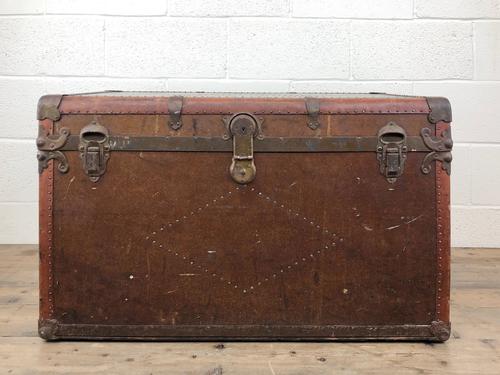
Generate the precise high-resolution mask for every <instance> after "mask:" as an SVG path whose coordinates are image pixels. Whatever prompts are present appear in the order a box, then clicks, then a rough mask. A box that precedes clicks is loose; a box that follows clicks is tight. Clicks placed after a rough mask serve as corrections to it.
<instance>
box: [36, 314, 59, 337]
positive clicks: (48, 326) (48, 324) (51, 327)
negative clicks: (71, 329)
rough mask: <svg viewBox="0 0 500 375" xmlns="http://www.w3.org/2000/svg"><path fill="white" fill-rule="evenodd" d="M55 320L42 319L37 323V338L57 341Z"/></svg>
mask: <svg viewBox="0 0 500 375" xmlns="http://www.w3.org/2000/svg"><path fill="white" fill-rule="evenodd" d="M57 326H58V323H57V320H55V319H43V320H39V321H38V336H40V337H41V338H42V339H44V340H46V341H54V340H57V335H56V333H57Z"/></svg>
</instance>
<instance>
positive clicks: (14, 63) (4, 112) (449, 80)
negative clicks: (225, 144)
mask: <svg viewBox="0 0 500 375" xmlns="http://www.w3.org/2000/svg"><path fill="white" fill-rule="evenodd" d="M104 89H118V90H167V89H170V90H194V91H197V90H198V91H199V90H215V91H274V92H286V91H301V92H314V91H331V92H342V91H344V92H367V91H387V92H392V93H398V94H418V95H441V96H447V97H448V98H450V100H451V102H452V106H453V111H454V124H453V134H454V139H455V150H454V161H453V173H452V243H453V245H454V246H484V247H495V246H496V247H500V166H499V160H500V123H499V122H498V110H499V107H500V0H440V1H435V0H380V1H376V2H375V1H368V0H364V1H363V0H248V1H244V2H242V1H235V0H192V1H185V0H147V1H142V2H138V1H134V0H71V1H70V0H1V1H0V161H1V162H0V243H36V242H37V233H38V231H37V225H38V223H37V198H38V196H37V189H38V186H37V183H38V182H37V181H38V179H37V178H38V175H37V163H36V160H35V147H34V138H35V137H36V121H35V108H36V102H37V100H38V98H39V97H40V96H41V95H42V94H44V93H69V92H85V91H96V90H104Z"/></svg>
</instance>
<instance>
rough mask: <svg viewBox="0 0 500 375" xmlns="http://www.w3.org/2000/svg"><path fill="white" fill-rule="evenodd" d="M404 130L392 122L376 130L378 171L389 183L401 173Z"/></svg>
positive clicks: (403, 154) (404, 156) (404, 152)
mask: <svg viewBox="0 0 500 375" xmlns="http://www.w3.org/2000/svg"><path fill="white" fill-rule="evenodd" d="M407 151H408V150H407V146H406V132H405V130H404V129H403V128H402V127H400V126H399V125H397V124H396V123H394V122H389V123H388V124H387V125H385V126H384V127H382V128H381V129H380V130H379V132H378V145H377V159H378V161H379V163H380V173H382V175H384V176H385V177H386V179H387V181H388V182H390V183H391V184H392V183H394V182H396V180H397V178H398V177H399V176H401V175H402V174H403V170H404V165H405V161H406V153H407Z"/></svg>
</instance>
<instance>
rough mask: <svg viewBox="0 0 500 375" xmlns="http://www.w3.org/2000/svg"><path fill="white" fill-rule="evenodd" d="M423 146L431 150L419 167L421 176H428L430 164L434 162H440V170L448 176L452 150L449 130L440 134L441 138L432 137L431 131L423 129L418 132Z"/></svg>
mask: <svg viewBox="0 0 500 375" xmlns="http://www.w3.org/2000/svg"><path fill="white" fill-rule="evenodd" d="M420 134H421V135H422V139H423V141H424V143H425V145H426V146H427V147H428V148H429V149H430V150H432V152H429V153H428V154H427V155H425V158H424V160H423V161H422V166H421V167H420V168H421V170H422V173H423V174H428V173H429V172H430V171H431V170H432V167H431V163H432V162H433V161H434V160H436V161H438V160H439V161H440V162H441V168H443V170H445V171H446V173H447V174H448V175H449V174H450V173H451V160H452V159H453V158H452V156H451V150H452V148H453V140H452V139H451V129H450V128H447V129H445V130H444V131H443V132H442V133H441V137H436V136H434V135H432V130H431V129H429V128H423V129H422V130H421V132H420Z"/></svg>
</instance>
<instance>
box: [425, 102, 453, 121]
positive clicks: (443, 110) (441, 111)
mask: <svg viewBox="0 0 500 375" xmlns="http://www.w3.org/2000/svg"><path fill="white" fill-rule="evenodd" d="M426 100H427V104H428V105H429V109H430V112H429V115H428V118H429V122H430V123H432V124H437V123H438V122H440V121H444V122H451V118H452V116H451V105H450V101H449V100H448V99H446V98H442V97H427V98H426Z"/></svg>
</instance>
